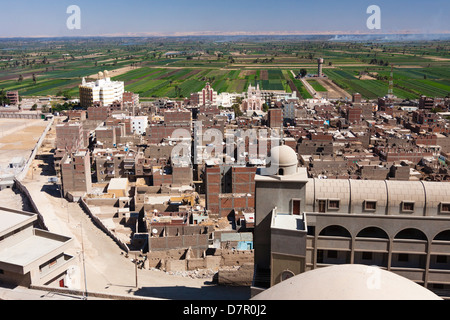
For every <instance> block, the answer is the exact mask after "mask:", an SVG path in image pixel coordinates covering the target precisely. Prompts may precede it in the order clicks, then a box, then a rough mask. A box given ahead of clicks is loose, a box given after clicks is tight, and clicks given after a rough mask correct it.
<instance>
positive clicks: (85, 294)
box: [80, 221, 88, 300]
mask: <svg viewBox="0 0 450 320" xmlns="http://www.w3.org/2000/svg"><path fill="white" fill-rule="evenodd" d="M80 227H81V254H82V257H83V274H84V294H83V299H84V300H87V297H88V290H87V279H86V261H85V259H84V240H83V222H82V221H80Z"/></svg>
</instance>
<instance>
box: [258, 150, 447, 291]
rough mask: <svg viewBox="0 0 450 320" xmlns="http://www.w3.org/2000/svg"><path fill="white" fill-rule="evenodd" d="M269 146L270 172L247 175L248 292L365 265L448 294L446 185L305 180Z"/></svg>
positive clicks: (283, 153)
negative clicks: (251, 201) (250, 191)
mask: <svg viewBox="0 0 450 320" xmlns="http://www.w3.org/2000/svg"><path fill="white" fill-rule="evenodd" d="M277 148H278V150H275V151H276V152H275V154H278V155H279V156H278V158H277V157H275V163H276V164H277V165H278V166H279V170H278V174H276V175H267V176H263V175H257V176H256V177H255V236H254V241H255V265H256V266H255V281H254V284H253V286H254V292H255V293H256V292H260V291H262V290H264V289H266V288H269V287H271V286H274V285H275V284H277V283H280V282H281V281H283V280H284V279H285V278H286V276H287V275H289V274H290V275H297V274H301V273H303V272H305V271H308V270H314V269H317V268H321V267H325V266H329V265H335V264H366V265H376V266H379V267H380V268H382V269H385V270H388V271H392V272H394V273H397V274H398V275H401V276H404V277H406V278H408V279H410V280H412V281H414V282H416V283H418V284H420V285H422V286H424V287H426V288H428V289H430V290H431V291H433V292H435V293H437V294H438V295H439V296H442V297H450V286H449V285H448V284H449V283H450V277H449V270H450V259H449V258H448V255H447V253H448V252H450V218H449V213H450V188H449V185H447V183H446V182H428V181H392V180H379V181H373V180H372V181H369V180H351V179H310V178H308V177H307V174H306V168H299V167H297V164H296V162H295V161H294V160H296V154H295V152H293V150H292V149H291V148H289V147H286V146H281V147H277ZM272 152H274V150H272Z"/></svg>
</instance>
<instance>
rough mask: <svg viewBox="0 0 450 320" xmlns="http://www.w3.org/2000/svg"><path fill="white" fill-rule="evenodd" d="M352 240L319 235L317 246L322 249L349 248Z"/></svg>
mask: <svg viewBox="0 0 450 320" xmlns="http://www.w3.org/2000/svg"><path fill="white" fill-rule="evenodd" d="M351 245H352V241H351V239H350V238H343V237H337V236H319V238H318V239H317V248H318V249H323V250H348V251H350V250H351Z"/></svg>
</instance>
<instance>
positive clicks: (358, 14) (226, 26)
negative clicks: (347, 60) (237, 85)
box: [0, 0, 450, 38]
mask: <svg viewBox="0 0 450 320" xmlns="http://www.w3.org/2000/svg"><path fill="white" fill-rule="evenodd" d="M2 2H4V3H3V4H2V5H1V7H2V14H1V19H0V38H3V37H39V36H54V37H59V36H115V35H120V36H126V35H130V36H135V35H140V36H146V35H185V34H236V33H242V34H287V33H291V34H292V33H297V34H311V33H312V34H314V33H323V34H327V33H333V34H336V33H369V34H370V33H375V32H377V33H450V19H449V18H448V12H450V1H448V0H427V1H424V0H421V1H418V0H395V1H394V0H370V1H366V0H335V1H317V0H316V1H312V0H308V1H305V0H272V1H269V0H259V1H256V0H222V1H217V0H209V1H206V0H169V1H160V0H159V1H155V0H128V1H124V0H69V1H68V0H58V1H55V0H53V1H50V0H39V1H37V0H14V1H9V0H8V1H7V0H0V4H1V3H2ZM70 5H77V6H78V7H79V8H80V20H79V21H80V29H69V28H68V27H67V20H68V19H69V18H70V17H71V16H72V14H71V13H67V8H68V7H69V6H70ZM370 5H377V6H378V7H379V8H380V13H381V15H380V19H381V29H379V30H371V29H368V27H367V23H366V22H367V20H368V19H369V17H370V16H371V14H368V13H367V8H368V7H369V6H370Z"/></svg>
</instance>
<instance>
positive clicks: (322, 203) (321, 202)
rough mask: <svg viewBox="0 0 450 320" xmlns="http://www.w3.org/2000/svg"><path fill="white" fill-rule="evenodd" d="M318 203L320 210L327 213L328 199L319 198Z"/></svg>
mask: <svg viewBox="0 0 450 320" xmlns="http://www.w3.org/2000/svg"><path fill="white" fill-rule="evenodd" d="M317 203H318V206H319V212H322V213H325V212H326V205H327V201H326V200H318V201H317Z"/></svg>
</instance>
